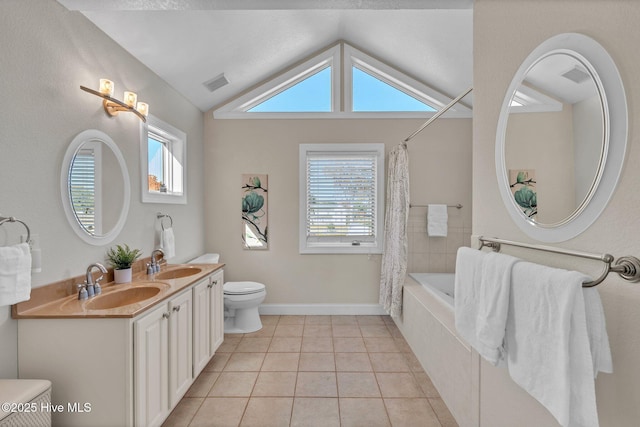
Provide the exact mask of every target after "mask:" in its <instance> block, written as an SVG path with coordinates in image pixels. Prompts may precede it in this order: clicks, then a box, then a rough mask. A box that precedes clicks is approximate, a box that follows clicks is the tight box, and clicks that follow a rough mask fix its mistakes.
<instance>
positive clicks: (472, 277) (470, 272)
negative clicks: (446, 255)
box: [453, 247, 487, 348]
mask: <svg viewBox="0 0 640 427" xmlns="http://www.w3.org/2000/svg"><path fill="white" fill-rule="evenodd" d="M486 256H487V253H485V252H481V251H479V250H477V249H471V248H468V247H461V248H460V249H458V253H457V257H456V273H455V276H454V291H453V292H454V295H455V298H454V299H453V306H454V313H455V325H456V330H457V331H458V333H459V334H460V336H461V337H462V338H464V339H465V340H466V341H467V342H468V343H469V344H470V345H471V346H472V347H474V348H475V347H476V346H477V338H476V337H477V333H476V325H477V320H478V302H479V295H478V293H479V290H480V281H481V279H482V268H483V262H484V258H485V257H486Z"/></svg>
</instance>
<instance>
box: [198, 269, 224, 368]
mask: <svg viewBox="0 0 640 427" xmlns="http://www.w3.org/2000/svg"><path fill="white" fill-rule="evenodd" d="M223 284H224V273H223V271H222V270H219V271H217V272H215V273H213V274H212V275H211V276H209V277H208V278H206V279H204V280H202V281H200V282H199V283H197V284H195V285H194V286H193V359H194V360H193V370H194V376H197V375H198V374H199V373H200V372H202V370H203V369H204V367H205V366H207V363H209V360H211V357H212V356H213V355H214V353H215V352H216V350H217V349H218V347H220V344H222V340H223V339H224V300H223V292H222V286H223Z"/></svg>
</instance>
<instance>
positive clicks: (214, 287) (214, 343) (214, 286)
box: [209, 270, 224, 355]
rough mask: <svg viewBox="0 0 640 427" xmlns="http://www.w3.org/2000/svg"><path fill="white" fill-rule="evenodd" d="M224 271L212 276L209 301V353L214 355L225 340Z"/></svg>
mask: <svg viewBox="0 0 640 427" xmlns="http://www.w3.org/2000/svg"><path fill="white" fill-rule="evenodd" d="M223 285H224V272H223V271H222V270H219V271H217V272H216V273H214V274H213V275H212V276H211V284H210V286H211V293H210V295H209V301H210V306H211V311H210V313H211V317H210V322H211V323H210V334H211V336H210V338H209V343H210V349H209V355H213V354H214V353H215V352H216V350H217V349H218V347H220V344H222V341H223V340H224V294H223V288H222V287H223Z"/></svg>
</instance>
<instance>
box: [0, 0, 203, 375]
mask: <svg viewBox="0 0 640 427" xmlns="http://www.w3.org/2000/svg"><path fill="white" fill-rule="evenodd" d="M0 40H1V42H0V46H1V47H0V52H1V53H0V76H1V77H0V94H2V102H0V176H1V178H2V184H1V185H0V212H1V213H2V214H4V215H10V216H15V217H17V218H21V219H23V220H24V221H25V222H27V224H28V225H29V227H30V228H31V232H32V233H35V234H38V235H39V236H40V246H41V249H42V272H41V273H35V274H33V275H32V283H33V286H35V287H38V286H41V285H43V284H47V283H51V282H54V281H58V280H61V279H65V278H68V277H72V276H77V275H80V274H83V273H84V271H85V270H86V267H87V266H88V265H89V264H90V263H92V262H95V261H103V260H104V255H105V252H106V249H107V248H106V247H99V246H91V245H88V244H86V243H84V242H83V241H81V240H80V238H79V237H78V236H76V234H75V233H74V232H73V231H72V229H71V227H70V225H69V223H68V222H67V219H66V217H65V215H64V211H63V208H62V202H61V196H60V190H59V182H60V169H61V165H62V160H63V157H64V154H65V151H66V148H67V146H68V145H69V143H70V142H71V141H72V140H73V138H74V137H75V136H76V135H77V134H78V133H79V132H81V131H83V130H85V129H98V130H101V131H103V132H105V133H106V134H108V135H109V136H111V138H112V139H113V140H114V141H115V143H116V144H117V145H118V147H119V148H120V150H121V151H122V153H123V155H124V157H125V159H126V162H127V168H128V170H129V175H130V177H131V208H130V211H129V215H128V218H127V222H126V224H125V227H124V229H123V231H122V232H121V234H120V235H119V236H118V237H117V238H116V240H115V241H114V242H113V243H114V244H116V243H127V244H129V245H130V246H133V247H137V248H140V249H142V250H143V252H144V255H145V256H149V255H150V253H151V251H152V249H153V247H154V240H155V233H156V230H157V229H159V225H158V223H157V221H156V219H155V214H156V212H158V211H162V212H164V213H167V214H170V215H171V216H172V217H173V222H174V227H175V233H176V245H177V247H176V258H175V260H176V261H182V260H186V259H189V258H190V257H192V256H196V255H198V254H200V253H201V252H202V251H203V249H204V237H203V235H202V232H201V230H202V229H203V220H204V219H203V196H202V191H203V187H202V179H201V176H202V169H203V162H202V155H201V153H202V133H203V118H202V113H201V112H200V111H199V110H198V109H197V108H195V107H194V106H193V105H192V104H190V103H189V102H187V101H186V100H185V99H184V98H183V97H181V96H180V95H178V94H177V93H176V92H175V91H174V90H173V89H172V88H171V87H169V86H168V85H167V84H166V83H165V82H164V81H162V80H161V79H160V78H159V77H158V76H156V75H155V74H153V73H152V72H151V71H150V70H149V69H147V68H146V67H145V66H143V65H142V64H141V63H140V62H138V61H137V60H135V59H133V58H132V57H131V56H130V55H129V54H128V53H126V52H125V51H124V50H123V49H122V48H120V47H119V46H118V45H116V44H115V42H114V41H113V40H111V39H110V38H108V37H107V36H106V35H105V34H104V33H102V32H101V31H99V30H98V29H97V28H96V27H95V26H94V25H93V24H92V23H90V22H89V21H88V20H87V19H85V18H84V16H82V15H81V14H79V13H77V12H69V11H67V10H66V9H65V8H63V7H62V6H61V5H60V4H58V3H57V2H56V1H54V0H46V1H22V0H3V1H1V2H0ZM101 77H108V78H110V79H111V80H113V81H114V82H115V84H116V94H119V95H118V96H121V94H122V92H123V91H124V90H125V89H130V90H134V91H136V92H138V95H139V97H140V99H141V100H145V101H147V102H148V103H149V105H150V109H151V112H152V114H154V115H156V116H157V117H159V118H161V119H163V120H165V121H167V122H169V123H171V124H172V125H174V126H176V127H178V128H180V129H182V130H183V131H184V132H186V133H187V135H188V136H187V138H188V142H187V145H188V184H189V189H188V191H189V196H188V201H189V203H188V205H157V204H142V203H141V195H140V154H139V153H140V151H139V120H138V119H137V118H136V117H135V116H134V115H133V114H120V116H119V117H116V118H109V117H108V116H107V115H106V114H105V112H104V110H103V109H102V104H101V100H100V99H99V98H97V97H95V96H93V95H90V94H88V93H86V92H83V91H81V90H80V88H79V86H80V85H85V86H89V87H92V88H97V85H98V79H99V78H101ZM23 232H24V231H23V229H21V227H20V226H18V225H16V224H7V225H3V226H2V227H0V245H6V244H13V243H17V242H18V241H19V235H20V234H22V233H23ZM16 324H17V322H16V321H14V320H12V319H11V317H10V310H9V307H0V343H1V344H0V378H12V377H15V376H16V375H17V368H16V363H17V362H16V351H17V343H16V339H17V338H16ZM96 363H97V364H98V365H99V364H100V362H99V361H97V362H96Z"/></svg>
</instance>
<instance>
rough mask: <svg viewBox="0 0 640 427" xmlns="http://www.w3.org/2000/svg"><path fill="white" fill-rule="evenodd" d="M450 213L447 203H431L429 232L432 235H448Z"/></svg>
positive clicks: (428, 216) (428, 220) (428, 221)
mask: <svg viewBox="0 0 640 427" xmlns="http://www.w3.org/2000/svg"><path fill="white" fill-rule="evenodd" d="M448 221H449V215H448V213H447V205H429V208H428V213H427V234H428V235H429V236H432V237H447V229H448Z"/></svg>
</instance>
